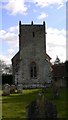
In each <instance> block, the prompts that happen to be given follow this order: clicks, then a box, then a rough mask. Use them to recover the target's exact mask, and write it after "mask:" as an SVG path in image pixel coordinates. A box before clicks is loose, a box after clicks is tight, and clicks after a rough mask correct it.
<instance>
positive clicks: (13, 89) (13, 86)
mask: <svg viewBox="0 0 68 120" xmlns="http://www.w3.org/2000/svg"><path fill="white" fill-rule="evenodd" d="M15 90H16V86H15V85H11V86H10V93H11V94H12V93H15Z"/></svg>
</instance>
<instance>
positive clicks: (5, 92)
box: [3, 84, 10, 96]
mask: <svg viewBox="0 0 68 120" xmlns="http://www.w3.org/2000/svg"><path fill="white" fill-rule="evenodd" d="M3 95H5V96H6V95H10V85H9V84H5V85H4V86H3Z"/></svg>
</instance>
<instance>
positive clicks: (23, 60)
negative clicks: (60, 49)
mask: <svg viewBox="0 0 68 120" xmlns="http://www.w3.org/2000/svg"><path fill="white" fill-rule="evenodd" d="M18 54H19V57H20V58H19V59H20V60H19V62H18V64H19V66H18V71H17V74H18V81H17V82H18V83H22V84H25V85H32V84H44V83H45V82H47V81H48V80H49V73H50V70H49V64H48V61H47V60H46V29H45V22H43V24H33V21H32V22H31V24H21V21H20V22H19V53H18Z"/></svg>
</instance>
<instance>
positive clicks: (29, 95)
mask: <svg viewBox="0 0 68 120" xmlns="http://www.w3.org/2000/svg"><path fill="white" fill-rule="evenodd" d="M39 91H40V89H32V90H23V94H11V95H10V96H3V97H2V116H3V120H21V119H22V120H23V119H24V118H26V107H27V105H28V104H29V103H30V102H31V101H33V100H34V99H35V98H36V97H37V94H38V92H39ZM66 93H67V90H66V89H64V88H63V89H62V88H61V89H60V96H59V98H58V99H56V100H52V89H51V88H47V89H46V90H45V93H44V94H45V97H46V98H47V99H48V100H50V101H52V102H53V103H54V104H56V106H57V111H58V116H59V118H68V115H67V112H66V111H68V107H67V94H66Z"/></svg>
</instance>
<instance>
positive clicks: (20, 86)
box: [17, 84, 23, 93]
mask: <svg viewBox="0 0 68 120" xmlns="http://www.w3.org/2000/svg"><path fill="white" fill-rule="evenodd" d="M22 89H23V86H22V84H18V85H17V92H18V93H22Z"/></svg>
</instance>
